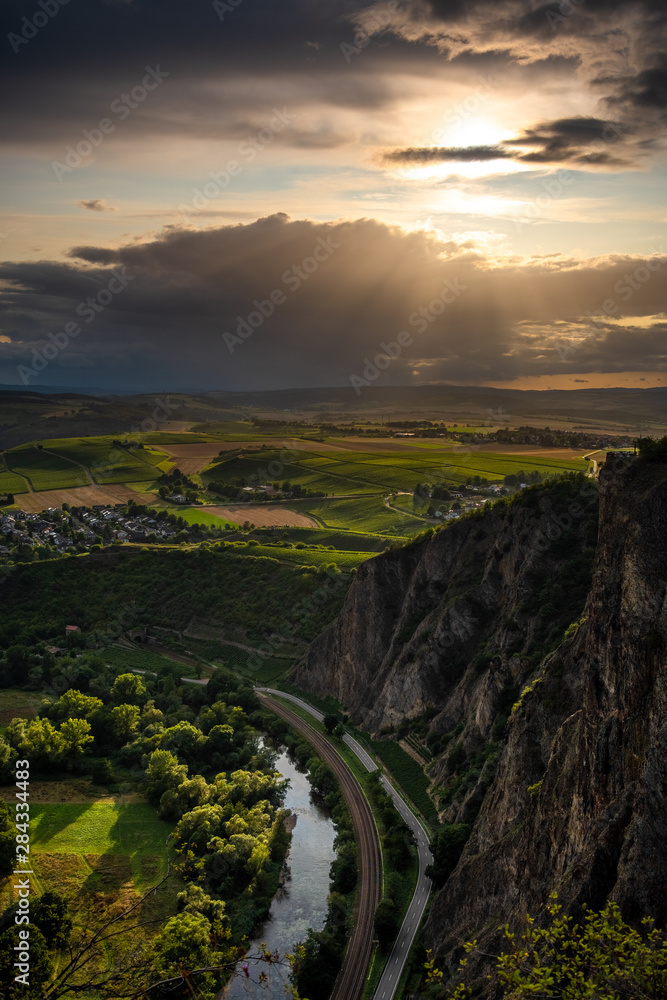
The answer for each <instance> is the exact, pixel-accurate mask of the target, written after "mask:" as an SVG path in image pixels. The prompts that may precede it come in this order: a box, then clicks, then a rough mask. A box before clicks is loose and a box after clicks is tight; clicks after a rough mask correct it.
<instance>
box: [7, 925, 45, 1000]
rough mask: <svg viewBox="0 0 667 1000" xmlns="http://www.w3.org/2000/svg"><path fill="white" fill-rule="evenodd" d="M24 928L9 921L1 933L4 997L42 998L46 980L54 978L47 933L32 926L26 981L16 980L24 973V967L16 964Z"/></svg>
mask: <svg viewBox="0 0 667 1000" xmlns="http://www.w3.org/2000/svg"><path fill="white" fill-rule="evenodd" d="M23 929H24V928H20V927H17V926H16V925H15V924H12V925H10V926H9V927H8V928H7V929H6V930H4V931H2V933H0V996H2V997H3V1000H5V998H6V1000H43V997H44V995H45V993H44V990H45V988H46V984H47V983H48V982H49V980H50V979H51V973H52V964H51V960H50V958H49V952H48V947H47V944H46V941H45V940H44V935H43V934H42V932H41V931H40V930H39V928H38V927H36V926H32V923H31V926H30V939H29V940H30V952H29V955H30V961H29V963H27V962H26V963H25V966H26V968H29V970H30V971H29V978H28V980H27V985H23V983H17V982H16V979H15V977H16V976H17V975H21V973H22V972H23V971H24V970H23V969H17V968H15V966H14V962H16V960H17V958H16V956H17V954H19V955H20V946H21V944H23V943H24V940H25V939H23V940H22V939H21V938H20V937H19V934H20V931H21V930H23Z"/></svg>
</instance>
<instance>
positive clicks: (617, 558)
mask: <svg viewBox="0 0 667 1000" xmlns="http://www.w3.org/2000/svg"><path fill="white" fill-rule="evenodd" d="M666 483H667V467H666V466H665V465H662V464H652V463H643V462H635V463H631V464H629V465H627V464H626V465H621V466H619V465H616V466H614V465H612V463H611V462H609V461H608V463H607V465H606V466H605V468H604V469H603V471H602V473H601V476H600V501H601V509H600V537H599V545H598V550H597V554H596V561H595V568H594V576H593V583H592V588H591V593H590V597H589V600H588V604H587V608H586V616H587V618H586V621H585V622H584V624H583V625H582V626H581V628H580V629H579V630H578V632H577V634H576V636H575V637H573V638H572V639H569V640H568V641H566V642H565V643H563V645H562V646H561V647H560V649H559V650H558V651H557V652H556V653H555V654H554V655H552V656H551V657H549V658H547V660H546V662H545V664H544V667H543V672H542V683H541V684H538V685H536V686H534V687H533V690H532V691H531V692H530V693H528V694H527V695H525V696H524V697H523V698H522V701H521V705H520V707H519V708H518V709H517V710H516V711H515V712H514V713H513V716H512V719H511V721H510V724H509V738H508V742H507V744H506V746H505V749H504V751H503V754H502V756H501V759H500V762H499V766H498V771H497V775H496V778H495V780H494V783H493V785H492V787H491V789H490V791H489V793H488V795H487V797H486V799H485V801H484V804H483V806H482V809H481V811H480V814H479V817H478V819H477V822H476V824H475V826H474V829H473V832H472V835H471V837H470V839H469V841H468V844H467V845H466V848H465V850H464V853H463V855H462V857H461V860H460V862H459V865H458V867H457V869H456V870H455V871H454V873H453V874H452V876H451V877H450V879H449V880H448V882H447V883H446V885H445V887H444V889H443V890H442V891H441V892H440V893H439V894H438V896H437V898H436V900H435V903H434V906H433V909H432V912H431V915H430V918H429V922H428V925H427V928H426V938H427V941H428V943H429V945H430V946H431V947H433V948H434V949H435V950H436V951H437V952H438V953H439V954H441V955H442V956H444V957H445V958H446V959H447V960H448V961H449V962H450V963H451V962H453V960H454V959H455V958H456V957H457V956H458V954H459V950H460V945H461V942H462V941H463V940H465V939H466V938H470V937H477V938H478V939H479V940H480V945H481V946H482V948H483V950H489V949H491V950H492V949H493V947H494V944H496V943H497V940H496V939H497V927H498V925H499V924H501V923H505V922H509V923H510V924H511V925H514V926H519V925H520V924H521V918H522V917H523V916H524V915H525V914H526V913H527V912H530V913H533V914H538V913H539V912H540V910H541V908H542V907H543V906H544V903H545V902H546V900H547V898H548V895H549V893H550V892H551V891H553V890H556V891H557V892H558V894H559V897H560V901H561V902H562V903H563V904H564V905H565V907H566V908H567V909H568V910H569V911H571V912H574V913H577V912H579V910H580V907H581V905H582V904H583V903H586V904H588V905H589V906H591V907H593V908H600V907H602V906H603V905H604V902H605V901H606V900H607V899H613V900H616V901H617V902H618V903H619V904H620V906H621V909H622V912H623V914H624V916H625V918H626V919H628V920H630V921H631V922H633V923H637V922H638V921H639V919H640V918H641V917H643V916H648V915H651V916H653V917H655V918H656V920H657V921H658V922H659V923H661V924H663V925H664V923H665V921H666V920H667V896H666V894H665V886H666V885H667V836H666V834H667V690H666V681H667V670H666V669H665V668H666V650H667V606H666V603H665V592H666V586H667V584H666V580H667V493H666V492H665V485H666ZM561 700H562V704H559V702H561ZM538 782H540V784H537V783H538ZM530 786H536V787H533V788H532V794H531V791H529V787H530ZM475 971H476V966H475V963H474V962H473V965H472V974H473V976H474V974H475ZM477 971H479V969H478V967H477Z"/></svg>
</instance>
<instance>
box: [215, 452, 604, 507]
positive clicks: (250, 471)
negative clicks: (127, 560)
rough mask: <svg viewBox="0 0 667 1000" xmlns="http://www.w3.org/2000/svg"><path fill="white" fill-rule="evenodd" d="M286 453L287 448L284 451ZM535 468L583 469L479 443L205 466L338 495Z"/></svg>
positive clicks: (239, 459)
mask: <svg viewBox="0 0 667 1000" xmlns="http://www.w3.org/2000/svg"><path fill="white" fill-rule="evenodd" d="M282 454H283V456H284V452H283V453H282ZM521 470H523V471H524V472H531V471H537V472H541V473H543V474H551V475H553V474H558V473H561V472H566V471H572V472H575V471H581V472H583V471H585V470H586V462H585V461H584V460H583V459H578V458H573V459H567V458H549V457H543V456H535V455H516V454H508V455H505V454H498V453H491V452H483V451H477V450H475V449H466V448H459V449H456V450H454V449H452V450H450V451H444V450H442V449H433V448H431V449H428V450H427V449H425V448H423V447H420V448H419V449H415V451H414V452H411V451H406V452H405V453H403V452H402V453H396V452H386V453H382V452H362V451H359V452H352V451H340V452H336V451H329V450H327V451H326V452H318V451H317V446H316V445H314V446H312V450H311V449H310V448H309V450H305V449H304V451H303V452H302V453H301V454H299V455H297V456H296V457H294V458H292V460H291V461H290V462H289V463H283V462H282V461H281V452H280V451H278V450H277V449H275V450H274V449H263V450H262V451H261V453H259V454H257V453H246V454H245V455H240V456H234V457H233V458H229V459H226V460H225V459H224V458H223V459H222V460H221V461H219V462H218V463H216V464H215V465H213V466H211V467H210V468H209V469H207V470H206V471H205V472H204V474H203V477H204V478H205V480H206V481H209V482H210V481H212V480H216V479H223V480H224V481H226V482H229V481H231V480H234V479H236V480H241V479H244V480H248V481H249V482H258V483H262V482H272V481H279V482H280V484H281V485H282V483H283V482H285V481H287V482H289V483H291V484H298V485H299V486H301V487H302V488H306V489H309V490H317V491H318V492H324V493H327V494H331V495H336V496H345V495H349V494H359V493H369V492H373V491H374V490H378V491H380V490H383V491H389V490H408V491H410V492H411V491H412V490H413V489H414V487H415V485H416V483H418V482H438V483H441V484H443V485H446V484H449V485H451V486H460V485H461V484H463V483H465V481H466V480H467V479H468V478H471V477H474V476H480V478H484V479H488V480H489V482H500V481H501V480H503V479H504V477H505V476H507V475H509V474H511V473H517V472H519V471H521Z"/></svg>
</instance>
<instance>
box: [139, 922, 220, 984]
mask: <svg viewBox="0 0 667 1000" xmlns="http://www.w3.org/2000/svg"><path fill="white" fill-rule="evenodd" d="M153 953H154V968H155V971H156V972H157V973H158V975H161V976H168V977H170V978H171V977H173V976H174V974H177V975H179V976H181V977H182V979H183V980H184V985H187V986H188V987H189V990H190V992H194V990H193V989H192V974H193V972H196V971H197V970H199V969H206V968H207V967H208V966H212V965H217V964H218V962H219V955H218V953H217V952H215V951H214V950H213V948H212V946H211V925H210V923H209V921H208V920H207V919H206V917H205V916H204V915H203V914H201V913H188V912H187V911H184V912H183V913H179V914H178V915H177V916H175V917H171V919H170V920H168V921H167V923H166V924H165V927H164V930H163V931H162V932H161V933H160V934H159V935H158V937H157V939H156V941H155V944H154V946H153ZM202 978H203V983H202ZM207 980H208V982H207ZM204 984H205V985H207V986H211V985H213V982H212V976H210V975H208V974H206V973H205V974H204V976H203V977H201V976H198V979H197V986H198V988H199V989H201V987H202V985H204Z"/></svg>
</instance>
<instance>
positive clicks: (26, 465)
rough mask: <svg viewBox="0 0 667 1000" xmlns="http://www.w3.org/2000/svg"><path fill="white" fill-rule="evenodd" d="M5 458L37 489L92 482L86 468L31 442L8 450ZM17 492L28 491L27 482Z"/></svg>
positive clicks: (81, 484) (63, 487)
mask: <svg viewBox="0 0 667 1000" xmlns="http://www.w3.org/2000/svg"><path fill="white" fill-rule="evenodd" d="M5 459H6V461H7V465H8V467H9V468H10V469H11V470H12V471H13V472H16V473H18V475H20V476H24V477H25V478H26V479H27V480H28V481H29V482H30V484H31V486H32V488H33V489H34V490H37V491H39V490H61V489H70V488H71V487H73V486H87V485H88V484H89V482H90V480H89V479H88V476H87V474H86V471H85V469H82V468H80V467H79V466H77V465H74V464H73V463H72V462H68V461H67V459H66V458H65V457H64V456H61V455H52V454H50V453H49V452H48V451H41V450H40V449H38V448H36V447H35V446H34V445H31V444H26V445H22V446H21V447H20V448H13V449H12V450H11V451H8V452H6V454H5ZM17 492H21V493H24V492H26V491H25V484H24V487H23V489H22V490H17Z"/></svg>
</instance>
